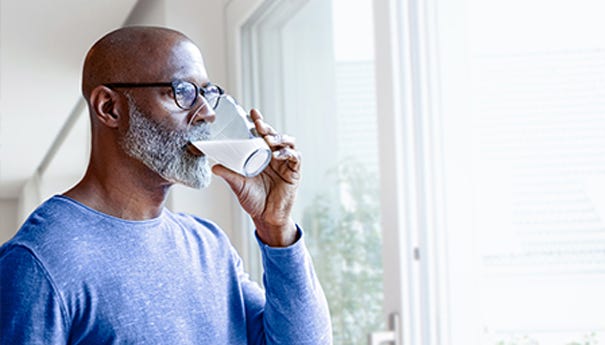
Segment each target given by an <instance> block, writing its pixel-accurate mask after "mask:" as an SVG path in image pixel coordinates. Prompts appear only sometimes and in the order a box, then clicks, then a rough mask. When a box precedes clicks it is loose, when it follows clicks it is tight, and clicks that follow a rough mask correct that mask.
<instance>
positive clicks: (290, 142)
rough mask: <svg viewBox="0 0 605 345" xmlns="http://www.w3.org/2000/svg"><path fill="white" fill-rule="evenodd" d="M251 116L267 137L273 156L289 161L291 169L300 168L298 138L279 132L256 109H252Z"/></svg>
mask: <svg viewBox="0 0 605 345" xmlns="http://www.w3.org/2000/svg"><path fill="white" fill-rule="evenodd" d="M250 118H251V119H252V121H253V122H254V125H255V127H256V131H257V133H258V134H259V135H260V136H261V137H262V138H264V139H265V141H266V142H267V144H268V145H269V147H270V148H271V151H273V158H274V159H276V160H279V161H287V162H288V164H287V167H288V168H289V169H291V170H294V171H296V170H298V169H299V167H300V161H301V154H300V152H298V151H297V150H296V139H295V138H294V137H292V136H290V135H287V134H279V133H278V132H277V131H276V130H275V129H274V128H273V127H271V125H269V124H267V123H266V122H264V121H263V116H262V115H261V113H260V112H259V111H258V110H256V109H252V110H251V111H250Z"/></svg>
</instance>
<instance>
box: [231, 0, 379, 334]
mask: <svg viewBox="0 0 605 345" xmlns="http://www.w3.org/2000/svg"><path fill="white" fill-rule="evenodd" d="M372 28H373V26H372V3H371V1H370V0H364V1H356V2H350V1H345V0H334V1H326V0H310V1H293V2H267V3H266V4H265V6H264V7H262V8H261V9H259V10H257V12H256V15H255V16H254V17H253V18H252V19H251V20H250V21H249V24H248V25H247V26H246V27H245V29H244V32H246V33H247V36H244V37H245V39H244V41H243V43H244V45H245V46H246V47H247V49H248V52H249V55H248V57H249V58H250V61H249V62H251V65H249V66H248V68H247V69H245V70H244V73H249V74H248V82H249V83H250V85H255V86H256V88H254V87H250V88H249V89H248V90H252V91H250V93H249V94H248V95H247V97H246V98H247V99H248V101H249V102H251V103H254V104H256V105H257V106H258V107H259V108H260V109H262V110H263V113H264V116H265V117H266V118H267V119H268V120H269V121H270V122H271V123H273V124H276V126H277V127H278V128H279V129H280V130H282V131H284V132H286V133H289V134H291V135H294V136H295V137H296V138H297V145H298V147H299V148H300V150H301V151H302V153H303V181H302V184H301V187H300V190H299V196H298V199H297V207H298V208H297V209H296V210H295V212H296V218H297V219H298V220H302V226H303V228H304V229H305V233H306V242H307V245H308V246H309V249H310V251H311V255H312V257H313V259H314V263H315V267H316V270H317V273H318V275H319V279H320V281H321V282H322V286H323V287H324V290H325V292H326V295H327V298H328V300H329V304H330V309H331V315H332V321H333V327H334V343H335V344H342V345H345V344H346V345H357V344H359V345H361V344H366V343H367V335H368V333H369V332H371V331H374V330H376V329H380V328H382V327H383V325H382V324H383V313H382V295H383V287H382V275H383V271H382V250H381V245H382V243H381V228H380V218H379V217H380V205H379V204H380V203H379V199H378V198H377V196H378V195H379V190H378V188H379V174H378V152H377V150H378V148H377V122H376V107H375V82H374V79H375V78H374V61H373V31H372ZM254 83H257V84H254Z"/></svg>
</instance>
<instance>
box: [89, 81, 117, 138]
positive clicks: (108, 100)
mask: <svg viewBox="0 0 605 345" xmlns="http://www.w3.org/2000/svg"><path fill="white" fill-rule="evenodd" d="M90 105H91V107H92V109H93V110H94V112H95V114H94V115H95V117H96V119H97V120H98V121H99V122H100V123H102V124H104V125H105V126H107V127H111V128H117V127H118V126H119V123H120V117H121V114H122V113H123V111H124V109H123V100H122V99H120V94H119V93H118V92H116V91H114V90H112V89H110V88H108V87H107V86H104V85H99V86H97V87H95V88H94V89H93V90H92V92H91V93H90Z"/></svg>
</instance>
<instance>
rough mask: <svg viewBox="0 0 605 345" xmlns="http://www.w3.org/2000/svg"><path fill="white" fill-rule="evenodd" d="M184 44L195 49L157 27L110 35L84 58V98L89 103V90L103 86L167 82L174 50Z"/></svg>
mask: <svg viewBox="0 0 605 345" xmlns="http://www.w3.org/2000/svg"><path fill="white" fill-rule="evenodd" d="M183 44H186V45H189V46H194V44H193V42H192V41H191V40H190V39H189V38H187V37H186V36H185V35H183V34H182V33H180V32H178V31H174V30H170V29H166V28H160V27H125V28H121V29H118V30H115V31H112V32H110V33H109V34H107V35H105V36H104V37H102V38H101V39H100V40H98V41H97V42H96V43H95V44H94V45H93V46H92V48H91V49H90V50H89V52H88V54H87V55H86V59H85V61H84V68H83V72H82V94H83V95H84V98H85V99H86V100H89V98H90V93H91V91H92V89H94V88H95V87H96V86H99V85H101V84H105V83H112V82H157V81H158V80H160V79H161V78H169V77H170V76H169V74H170V71H166V66H167V65H169V62H171V61H172V62H174V61H173V60H174V59H175V58H176V59H178V56H176V55H175V54H176V50H177V48H178V46H179V45H183ZM195 49H196V50H197V48H195ZM189 50H191V49H189ZM198 54H199V51H198ZM200 59H201V55H200Z"/></svg>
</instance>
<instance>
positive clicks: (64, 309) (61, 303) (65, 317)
mask: <svg viewBox="0 0 605 345" xmlns="http://www.w3.org/2000/svg"><path fill="white" fill-rule="evenodd" d="M11 247H12V248H8V249H7V250H6V252H5V253H9V252H10V251H11V250H14V249H17V248H21V249H23V250H25V251H26V252H28V253H29V255H31V256H32V259H33V260H34V262H35V263H36V265H37V266H38V267H40V269H41V270H42V272H43V273H44V278H46V280H48V283H49V284H50V286H51V288H52V290H53V293H54V294H55V295H56V296H57V298H58V299H59V308H61V314H63V326H64V327H65V330H66V331H67V332H68V333H69V332H70V324H68V320H70V318H69V313H68V312H67V304H66V303H65V300H64V299H63V296H62V295H61V293H59V289H58V288H57V284H55V281H54V279H53V278H52V276H51V274H50V272H48V270H47V269H46V267H45V266H44V264H43V263H42V261H41V260H40V259H39V258H38V256H37V255H36V253H35V252H34V251H33V250H32V249H31V248H29V247H28V246H26V245H23V244H20V243H14V244H13V245H12V246H11Z"/></svg>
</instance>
